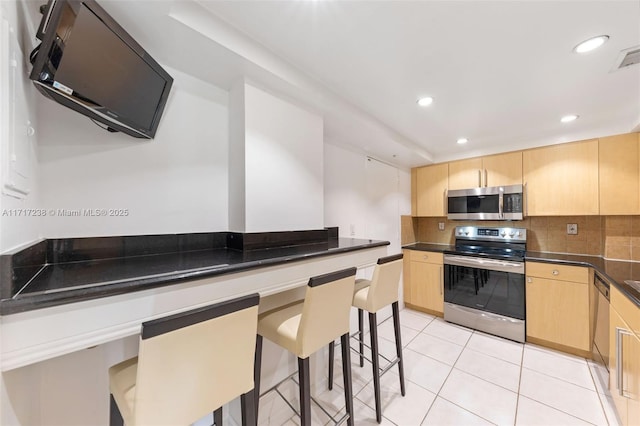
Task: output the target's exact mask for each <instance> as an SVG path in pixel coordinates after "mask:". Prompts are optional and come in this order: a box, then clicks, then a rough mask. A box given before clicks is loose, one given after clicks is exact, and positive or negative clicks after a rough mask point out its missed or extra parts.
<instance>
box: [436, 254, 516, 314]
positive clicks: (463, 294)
mask: <svg viewBox="0 0 640 426" xmlns="http://www.w3.org/2000/svg"><path fill="white" fill-rule="evenodd" d="M444 268H445V269H444V300H445V302H447V303H450V304H453V305H458V306H464V307H467V308H472V309H475V310H479V311H485V312H491V313H493V314H497V315H500V316H505V317H509V318H514V319H518V320H524V319H525V275H524V262H515V261H506V260H497V259H486V258H478V257H471V256H458V255H445V256H444Z"/></svg>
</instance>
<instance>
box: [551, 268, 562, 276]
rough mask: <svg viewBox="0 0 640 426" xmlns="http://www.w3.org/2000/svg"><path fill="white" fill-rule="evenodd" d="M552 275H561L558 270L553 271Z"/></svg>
mask: <svg viewBox="0 0 640 426" xmlns="http://www.w3.org/2000/svg"><path fill="white" fill-rule="evenodd" d="M551 274H552V275H560V271H558V270H557V269H554V270H553V271H551Z"/></svg>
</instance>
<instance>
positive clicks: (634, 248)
mask: <svg viewBox="0 0 640 426" xmlns="http://www.w3.org/2000/svg"><path fill="white" fill-rule="evenodd" d="M440 222H443V223H444V231H440V230H439V229H438V224H439V223H440ZM568 223H576V224H578V234H577V235H567V224H568ZM465 225H472V226H489V227H499V226H512V227H516V228H526V229H527V232H528V235H527V237H528V241H527V248H528V249H529V250H532V251H545V252H554V253H571V254H587V255H596V256H600V255H602V256H604V257H605V258H607V259H619V260H634V261H640V216H551V217H537V216H536V217H528V218H525V219H524V220H519V221H511V222H503V221H458V220H456V221H453V220H447V219H446V218H444V217H416V218H413V217H411V216H402V217H401V237H402V244H411V243H412V242H416V241H420V242H425V243H436V244H453V243H454V239H455V238H454V234H453V231H454V229H455V227H456V226H465Z"/></svg>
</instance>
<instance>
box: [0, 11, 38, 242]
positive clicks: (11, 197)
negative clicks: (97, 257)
mask: <svg viewBox="0 0 640 426" xmlns="http://www.w3.org/2000/svg"><path fill="white" fill-rule="evenodd" d="M27 9H28V8H27V5H26V4H25V3H24V2H14V1H2V2H0V31H1V34H0V179H2V182H1V183H0V185H1V187H2V193H1V195H0V253H3V252H6V251H9V250H11V249H13V248H16V247H19V246H23V245H26V244H29V243H32V242H33V241H35V240H37V239H38V238H39V228H40V223H41V220H40V217H39V216H35V215H32V214H31V213H26V212H25V210H26V209H37V208H39V206H40V200H39V192H40V191H39V188H38V164H37V158H36V152H35V151H36V137H37V136H38V135H37V134H35V135H33V136H29V133H27V132H28V131H29V128H30V127H37V117H36V110H35V99H36V98H37V96H39V94H37V93H36V90H35V88H34V87H33V84H31V82H30V81H29V79H28V72H29V71H30V70H31V65H28V63H27V59H26V58H27V57H28V55H29V52H30V51H31V49H32V48H33V47H34V45H33V43H32V41H31V40H32V37H31V34H33V32H35V28H37V22H34V19H33V17H32V16H30V15H29V11H28V10H27ZM13 155H16V161H12V156H13ZM11 181H15V182H16V183H17V184H18V186H19V187H20V188H21V189H23V190H25V191H26V192H28V194H27V195H26V196H25V194H24V193H22V194H21V193H19V192H15V191H13V190H11V189H10V188H8V187H7V186H5V185H7V184H8V183H10V182H11ZM27 214H28V215H27ZM35 214H37V213H35Z"/></svg>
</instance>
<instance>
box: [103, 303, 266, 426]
mask: <svg viewBox="0 0 640 426" xmlns="http://www.w3.org/2000/svg"><path fill="white" fill-rule="evenodd" d="M259 300H260V297H259V295H258V294H253V295H250V296H245V297H240V298H237V299H233V300H230V301H226V302H222V303H217V304H214V305H210V306H207V307H204V308H199V309H194V310H190V311H187V312H183V313H179V314H175V315H171V316H167V317H164V318H160V319H157V320H152V321H147V322H145V323H143V324H142V330H141V333H140V349H139V353H138V356H137V357H134V358H131V359H128V360H126V361H123V362H121V363H119V364H116V365H114V366H112V367H111V368H110V369H109V390H110V392H111V410H110V424H111V425H116V424H117V425H122V424H126V425H127V426H134V425H172V426H174V425H189V424H192V423H193V422H195V421H197V420H198V419H200V418H202V417H203V416H205V415H206V414H207V413H211V412H214V418H215V423H216V426H221V425H222V408H221V407H222V406H223V405H224V404H226V403H228V402H230V401H231V400H233V399H235V398H237V397H238V396H240V397H241V405H242V424H243V425H251V426H254V425H256V411H255V405H254V404H255V396H254V382H253V361H254V357H255V355H254V349H255V338H256V330H257V321H258V303H259Z"/></svg>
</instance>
